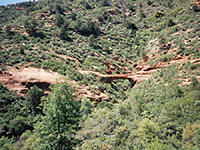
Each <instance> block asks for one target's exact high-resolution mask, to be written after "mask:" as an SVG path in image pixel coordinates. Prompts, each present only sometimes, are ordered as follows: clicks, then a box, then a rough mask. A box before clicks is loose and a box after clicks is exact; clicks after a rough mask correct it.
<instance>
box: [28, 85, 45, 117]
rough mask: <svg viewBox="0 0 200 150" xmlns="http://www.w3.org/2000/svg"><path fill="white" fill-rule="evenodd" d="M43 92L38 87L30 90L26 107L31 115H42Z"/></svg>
mask: <svg viewBox="0 0 200 150" xmlns="http://www.w3.org/2000/svg"><path fill="white" fill-rule="evenodd" d="M42 95H43V91H42V90H41V89H39V88H38V87H37V86H36V85H34V86H33V87H31V88H30V90H29V91H28V93H27V94H26V107H27V108H28V110H29V111H30V113H31V114H33V115H36V114H40V113H41V108H40V107H39V105H40V103H41V97H42Z"/></svg>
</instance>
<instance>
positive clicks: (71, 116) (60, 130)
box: [35, 83, 80, 150]
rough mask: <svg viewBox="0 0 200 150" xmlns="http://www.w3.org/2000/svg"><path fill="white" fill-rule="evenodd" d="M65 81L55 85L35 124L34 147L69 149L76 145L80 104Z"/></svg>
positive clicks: (53, 149)
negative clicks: (42, 114)
mask: <svg viewBox="0 0 200 150" xmlns="http://www.w3.org/2000/svg"><path fill="white" fill-rule="evenodd" d="M75 99H76V96H75V95H74V90H73V88H71V87H70V86H69V85H67V84H66V83H63V84H61V85H55V86H54V88H53V90H52V93H51V95H50V96H49V98H48V100H47V103H46V104H45V106H44V109H43V113H44V116H43V117H42V118H41V122H38V123H37V124H36V126H35V135H36V139H37V140H36V143H35V144H36V149H46V150H50V149H51V150H55V149H56V150H71V149H73V148H74V147H75V145H76V139H75V133H76V131H77V130H78V122H79V117H80V113H79V109H80V104H79V102H78V101H75Z"/></svg>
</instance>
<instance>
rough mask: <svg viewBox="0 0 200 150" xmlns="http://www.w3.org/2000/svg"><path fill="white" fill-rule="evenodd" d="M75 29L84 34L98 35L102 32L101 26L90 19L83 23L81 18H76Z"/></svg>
mask: <svg viewBox="0 0 200 150" xmlns="http://www.w3.org/2000/svg"><path fill="white" fill-rule="evenodd" d="M74 29H75V30H77V31H78V32H80V33H81V34H83V35H91V34H94V35H98V34H99V32H100V28H99V27H98V26H97V25H95V23H93V22H91V21H89V20H88V21H87V22H86V23H83V22H82V21H80V20H76V22H75V23H74Z"/></svg>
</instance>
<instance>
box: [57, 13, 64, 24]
mask: <svg viewBox="0 0 200 150" xmlns="http://www.w3.org/2000/svg"><path fill="white" fill-rule="evenodd" d="M63 24H64V19H63V17H62V15H61V14H57V15H56V25H57V26H59V27H60V26H62V25H63Z"/></svg>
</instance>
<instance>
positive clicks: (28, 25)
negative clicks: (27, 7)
mask: <svg viewBox="0 0 200 150" xmlns="http://www.w3.org/2000/svg"><path fill="white" fill-rule="evenodd" d="M37 26H38V23H37V21H36V20H35V19H31V20H28V19H26V20H25V22H24V27H25V29H26V32H28V33H29V34H31V35H34V34H35V32H36V30H37Z"/></svg>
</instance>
